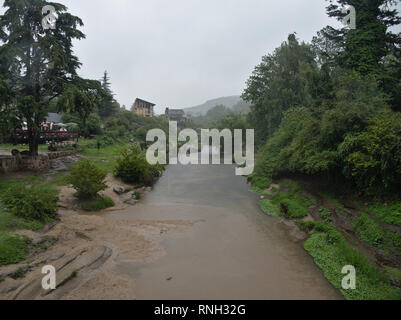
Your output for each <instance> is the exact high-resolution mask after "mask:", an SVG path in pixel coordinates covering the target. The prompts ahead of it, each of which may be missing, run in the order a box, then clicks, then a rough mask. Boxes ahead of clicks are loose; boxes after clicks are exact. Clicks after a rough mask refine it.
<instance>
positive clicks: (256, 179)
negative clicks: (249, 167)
mask: <svg viewBox="0 0 401 320" xmlns="http://www.w3.org/2000/svg"><path fill="white" fill-rule="evenodd" d="M248 182H250V183H251V184H252V186H253V187H255V188H257V190H261V191H263V190H266V189H267V188H269V187H270V186H271V184H272V182H273V181H272V179H270V178H267V177H261V176H256V175H254V176H250V177H249V178H248Z"/></svg>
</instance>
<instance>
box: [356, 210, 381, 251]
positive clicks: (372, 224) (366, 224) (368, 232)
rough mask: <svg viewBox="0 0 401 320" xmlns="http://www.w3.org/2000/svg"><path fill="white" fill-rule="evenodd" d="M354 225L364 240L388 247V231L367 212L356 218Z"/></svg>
mask: <svg viewBox="0 0 401 320" xmlns="http://www.w3.org/2000/svg"><path fill="white" fill-rule="evenodd" d="M352 226H353V228H354V229H355V231H356V232H357V233H358V236H359V238H361V240H362V241H364V242H366V243H367V244H369V245H371V246H374V247H377V248H382V249H388V241H387V237H386V233H387V231H386V230H385V229H384V228H383V227H382V226H380V225H379V224H378V223H377V222H376V221H374V220H373V219H372V218H370V217H369V216H368V215H367V214H362V215H361V216H359V217H358V218H355V219H354V220H353V221H352Z"/></svg>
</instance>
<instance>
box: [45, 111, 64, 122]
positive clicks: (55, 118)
mask: <svg viewBox="0 0 401 320" xmlns="http://www.w3.org/2000/svg"><path fill="white" fill-rule="evenodd" d="M46 122H53V123H60V122H61V113H52V112H50V113H48V114H47V117H46Z"/></svg>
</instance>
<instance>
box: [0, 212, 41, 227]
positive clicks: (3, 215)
mask: <svg viewBox="0 0 401 320" xmlns="http://www.w3.org/2000/svg"><path fill="white" fill-rule="evenodd" d="M42 228H43V224H42V223H41V222H39V221H29V220H25V219H22V218H19V217H16V216H15V215H13V214H12V213H11V212H7V211H5V210H2V209H0V232H4V231H15V230H32V231H37V230H40V229H42Z"/></svg>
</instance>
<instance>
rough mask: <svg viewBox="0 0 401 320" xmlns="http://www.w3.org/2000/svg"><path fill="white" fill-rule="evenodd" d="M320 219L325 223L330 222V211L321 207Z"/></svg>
mask: <svg viewBox="0 0 401 320" xmlns="http://www.w3.org/2000/svg"><path fill="white" fill-rule="evenodd" d="M320 217H321V218H322V219H323V221H325V222H331V221H332V216H331V212H330V210H328V209H326V208H324V207H321V208H320Z"/></svg>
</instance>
